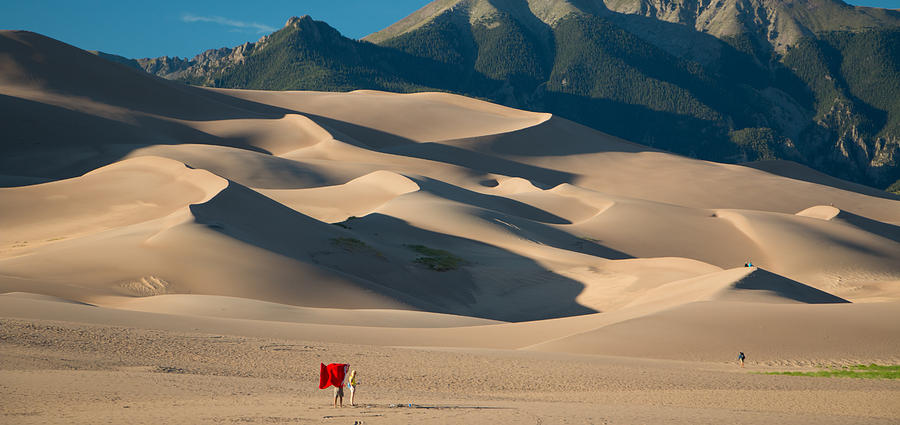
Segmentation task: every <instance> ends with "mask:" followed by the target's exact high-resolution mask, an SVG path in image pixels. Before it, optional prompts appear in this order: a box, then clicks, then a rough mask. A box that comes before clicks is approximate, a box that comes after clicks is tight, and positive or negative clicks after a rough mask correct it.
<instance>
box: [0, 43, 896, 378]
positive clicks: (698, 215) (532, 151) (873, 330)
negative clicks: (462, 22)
mask: <svg viewBox="0 0 900 425" xmlns="http://www.w3.org/2000/svg"><path fill="white" fill-rule="evenodd" d="M0 53H2V55H0V64H2V68H0V108H2V110H3V111H4V118H0V119H2V120H3V123H4V125H5V126H4V128H5V129H7V130H5V131H6V132H7V134H5V136H6V137H5V138H4V141H3V142H2V148H0V153H2V154H3V157H2V159H0V182H2V183H3V184H5V185H7V186H8V187H4V188H0V293H5V295H0V317H16V318H22V319H28V320H34V321H41V320H58V321H70V322H81V323H92V324H94V325H115V326H126V327H135V328H141V327H143V328H153V329H162V330H164V331H166V332H186V331H194V330H202V331H203V332H214V333H223V334H232V335H244V336H247V337H265V338H292V339H298V340H313V341H325V342H328V343H349V342H352V343H354V344H371V345H378V346H385V345H391V346H416V347H444V348H446V347H455V348H457V349H469V350H476V349H477V350H484V349H500V350H522V351H529V352H531V351H539V352H550V353H553V354H552V356H558V355H561V354H559V353H563V352H565V353H586V354H592V355H596V354H610V355H618V356H635V357H646V358H656V359H660V358H662V359H676V360H685V361H702V362H714V361H722V360H721V359H723V358H728V359H729V360H730V357H731V356H732V354H731V353H732V352H735V351H737V350H740V349H745V351H752V352H753V353H754V354H753V355H754V356H755V358H758V359H759V360H760V361H766V362H771V363H772V364H773V365H776V364H784V365H797V364H800V363H801V362H810V361H813V360H816V361H823V362H831V363H841V364H844V363H847V362H848V361H851V360H852V361H897V356H896V352H898V349H900V320H897V319H900V317H896V316H897V314H898V312H900V308H898V306H897V303H898V302H900V289H898V288H900V231H898V229H900V228H898V227H897V226H898V223H900V201H898V200H897V198H896V197H894V196H892V195H887V194H881V193H877V192H876V191H874V190H872V189H864V188H860V187H858V186H856V185H853V184H850V183H847V182H840V181H837V180H835V179H831V178H824V177H822V176H820V175H817V174H815V173H813V172H811V170H808V169H803V168H794V167H795V165H796V164H792V163H785V162H779V163H777V164H749V166H742V165H728V164H717V163H711V162H706V161H699V160H694V159H690V158H684V157H680V156H677V155H673V154H669V153H666V152H661V151H658V150H655V149H651V148H647V147H644V146H640V145H637V144H633V143H630V142H627V141H624V140H620V139H617V138H614V137H611V136H609V135H606V134H603V133H599V132H597V131H594V130H592V129H590V128H587V127H584V126H581V125H578V124H575V123H572V122H570V121H567V120H565V119H563V118H560V117H553V116H549V115H547V114H540V113H532V112H526V111H519V110H515V109H510V108H506V107H502V106H498V105H493V104H490V103H487V102H482V101H478V100H474V99H468V98H465V97H461V96H456V95H450V94H441V93H417V94H403V95H401V94H393V93H383V92H373V91H358V92H351V93H321V92H264V91H252V90H222V89H202V88H197V87H189V86H184V85H180V84H176V83H172V82H169V81H164V80H161V79H158V78H155V77H152V76H149V75H145V74H142V73H140V72H137V71H135V70H131V69H128V68H126V67H123V66H120V65H117V64H111V63H108V62H106V61H104V60H103V59H101V58H98V57H97V56H95V55H91V54H88V53H85V52H83V51H80V50H78V49H75V48H74V47H71V46H68V45H65V44H63V43H59V42H56V41H54V40H51V39H48V38H46V37H43V36H40V35H37V34H33V33H27V32H9V31H7V32H3V33H0ZM754 167H755V168H754ZM776 168H777V169H776ZM766 170H769V171H771V172H767V171H766ZM747 261H752V262H753V264H754V265H756V266H758V267H741V266H742V265H743V264H744V263H745V262H747ZM24 294H31V295H24ZM847 301H849V303H848V302H847ZM779 362H780V363H779Z"/></svg>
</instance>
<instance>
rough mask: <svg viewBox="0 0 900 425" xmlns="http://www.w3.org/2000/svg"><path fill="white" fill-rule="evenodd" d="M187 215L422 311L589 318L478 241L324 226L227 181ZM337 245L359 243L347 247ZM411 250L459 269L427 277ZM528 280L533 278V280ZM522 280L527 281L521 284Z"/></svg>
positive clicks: (554, 284) (536, 268)
mask: <svg viewBox="0 0 900 425" xmlns="http://www.w3.org/2000/svg"><path fill="white" fill-rule="evenodd" d="M190 210H191V212H192V213H193V214H194V217H195V219H196V222H197V223H199V224H204V225H206V226H208V227H209V228H210V229H213V230H215V231H217V232H220V233H223V234H226V235H228V236H230V237H232V238H235V239H237V240H240V241H242V242H245V243H249V244H252V245H254V246H257V247H259V248H262V249H265V250H267V251H271V252H273V253H276V254H278V255H282V256H285V257H289V258H292V259H295V260H297V261H300V262H303V263H307V264H313V265H316V266H318V267H321V268H325V269H328V270H330V271H332V272H334V273H337V274H341V275H345V276H348V278H350V279H349V280H351V281H353V282H355V283H356V284H357V285H359V286H360V290H369V291H373V292H376V293H379V294H382V295H385V296H388V297H391V298H394V299H397V300H399V301H401V302H404V303H406V304H409V305H412V306H415V307H418V308H421V309H423V310H426V311H433V312H439V313H451V314H457V315H465V316H474V317H482V318H488V319H496V320H504V321H527V320H538V319H547V318H554V317H564V316H572V315H580V314H589V313H595V312H596V311H595V310H593V309H590V308H587V307H584V306H582V305H580V304H578V303H577V302H576V301H575V297H577V296H578V294H580V293H581V291H582V290H583V289H584V286H583V285H582V284H581V283H579V282H577V281H574V280H572V279H569V278H566V277H564V276H560V275H557V274H555V273H553V272H551V271H549V270H547V269H546V268H544V267H542V266H541V265H539V264H538V263H536V262H534V261H533V260H531V259H529V258H526V257H522V256H520V255H517V254H514V253H512V252H509V251H506V250H504V249H500V248H497V247H494V246H491V245H488V244H485V243H483V242H479V241H475V240H469V239H465V238H459V237H454V236H449V235H446V234H441V233H435V232H431V231H427V230H423V229H420V228H416V227H414V226H411V225H410V224H408V223H406V222H405V221H402V220H399V219H396V218H393V217H389V216H384V215H381V214H371V215H369V216H366V217H363V218H359V219H356V220H354V221H353V224H352V228H350V226H347V227H348V228H343V227H339V226H334V225H329V224H326V223H323V222H320V221H317V220H315V219H312V218H310V217H308V216H306V215H303V214H301V213H298V212H296V211H294V210H292V209H290V208H288V207H285V206H284V205H282V204H280V203H278V202H276V201H274V200H271V199H269V198H267V197H265V196H262V195H260V194H258V193H257V192H255V191H253V190H250V189H248V188H246V187H243V186H241V185H238V184H236V183H231V182H230V183H229V185H228V187H227V188H226V189H224V190H223V191H222V192H220V193H219V194H218V195H216V196H215V197H213V198H212V199H211V200H209V201H208V202H206V203H203V204H196V205H191V206H190ZM248 211H252V214H248V213H247V212H248ZM339 239H342V240H345V241H356V242H360V243H359V244H357V243H356V242H352V243H351V245H350V246H347V245H342V244H341V243H340V242H339ZM416 244H421V245H426V246H428V247H429V248H435V249H441V250H446V251H448V252H451V253H453V254H454V255H457V256H458V257H460V258H462V259H463V260H464V261H465V263H464V264H465V265H463V266H462V267H459V268H458V269H455V270H450V271H446V272H438V271H434V270H430V269H429V268H427V267H426V266H423V265H421V264H418V263H416V262H415V259H416V258H417V257H420V256H421V255H422V254H420V253H417V252H415V251H413V250H411V249H410V248H409V247H408V245H416ZM485 270H487V271H488V272H486V271H485ZM535 275H539V276H541V278H540V279H537V280H535V279H534V278H533V277H534V276H535ZM526 277H531V279H530V280H529V281H528V282H525V283H523V280H525V278H526ZM303 278H304V277H303V276H297V279H303ZM513 301H514V302H513ZM285 302H288V301H287V300H285Z"/></svg>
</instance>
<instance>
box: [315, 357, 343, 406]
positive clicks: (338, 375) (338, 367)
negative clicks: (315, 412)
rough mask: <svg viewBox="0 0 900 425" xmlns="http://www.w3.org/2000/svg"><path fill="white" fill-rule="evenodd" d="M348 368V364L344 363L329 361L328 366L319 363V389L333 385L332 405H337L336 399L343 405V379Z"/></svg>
mask: <svg viewBox="0 0 900 425" xmlns="http://www.w3.org/2000/svg"><path fill="white" fill-rule="evenodd" d="M349 369H350V365H349V364H346V363H330V364H329V365H328V366H325V363H319V389H320V390H324V389H325V388H328V387H330V386H332V385H333V386H334V407H338V400H340V404H341V407H344V380H345V379H346V377H347V371H348V370H349Z"/></svg>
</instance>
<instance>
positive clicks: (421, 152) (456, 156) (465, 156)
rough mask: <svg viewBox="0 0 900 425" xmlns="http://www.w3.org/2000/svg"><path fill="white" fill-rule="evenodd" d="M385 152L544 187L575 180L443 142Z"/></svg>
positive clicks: (391, 149) (394, 147)
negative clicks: (520, 179)
mask: <svg viewBox="0 0 900 425" xmlns="http://www.w3.org/2000/svg"><path fill="white" fill-rule="evenodd" d="M382 152H385V153H390V154H394V155H403V156H408V157H412V158H420V159H427V160H431V161H437V162H443V163H446V164H452V165H457V166H460V167H464V168H469V169H472V170H477V171H480V172H482V173H493V174H500V175H504V176H509V177H521V178H523V179H526V180H529V181H531V182H536V183H540V184H542V185H543V186H545V187H554V186H558V185H560V184H562V183H572V182H574V181H575V177H576V175H575V174H572V173H566V172H563V171H557V170H551V169H548V168H542V167H537V166H534V165H528V164H523V163H521V162H516V161H510V160H508V159H503V158H500V157H496V156H493V155H489V154H484V153H479V152H474V151H470V150H468V149H463V148H459V147H456V146H450V145H444V144H440V143H417V144H415V145H403V146H393V147H391V148H388V149H383V150H382Z"/></svg>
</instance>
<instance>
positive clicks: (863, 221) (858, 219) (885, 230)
mask: <svg viewBox="0 0 900 425" xmlns="http://www.w3.org/2000/svg"><path fill="white" fill-rule="evenodd" d="M835 218H836V219H837V220H840V221H844V222H846V223H848V224H850V225H852V226H854V227H857V228H859V229H861V230H865V231H866V232H869V233H872V234H875V235H878V236H882V237H885V238H888V239H890V240H892V241H894V242H900V226H895V225H893V224H890V223H884V222H881V221H877V220H872V219H871V218H866V217H863V216H861V215H856V214H853V213H849V212H847V211H841V212H840V213H838V215H837V217H835Z"/></svg>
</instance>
